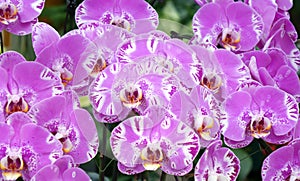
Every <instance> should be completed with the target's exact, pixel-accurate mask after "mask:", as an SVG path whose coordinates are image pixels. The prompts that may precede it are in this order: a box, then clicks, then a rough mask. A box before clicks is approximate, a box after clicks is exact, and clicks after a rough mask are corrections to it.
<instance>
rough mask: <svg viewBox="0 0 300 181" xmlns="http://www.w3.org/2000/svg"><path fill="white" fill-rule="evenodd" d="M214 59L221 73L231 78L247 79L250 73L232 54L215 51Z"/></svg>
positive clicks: (225, 51) (224, 51)
mask: <svg viewBox="0 0 300 181" xmlns="http://www.w3.org/2000/svg"><path fill="white" fill-rule="evenodd" d="M214 53H215V55H216V58H217V60H218V63H219V65H220V67H221V68H222V72H223V73H224V74H225V75H228V77H231V78H240V77H249V78H250V71H249V69H248V67H247V66H246V65H245V64H244V62H243V61H242V60H241V59H240V58H239V57H238V56H237V55H236V54H234V53H232V52H230V51H227V50H224V49H223V50H216V51H215V52H214Z"/></svg>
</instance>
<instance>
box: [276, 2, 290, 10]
mask: <svg viewBox="0 0 300 181" xmlns="http://www.w3.org/2000/svg"><path fill="white" fill-rule="evenodd" d="M276 3H277V5H278V8H279V9H282V10H284V11H288V10H290V9H291V8H292V7H293V0H276Z"/></svg>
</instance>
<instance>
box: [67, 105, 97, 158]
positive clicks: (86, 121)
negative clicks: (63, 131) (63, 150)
mask: <svg viewBox="0 0 300 181" xmlns="http://www.w3.org/2000/svg"><path fill="white" fill-rule="evenodd" d="M70 119H71V123H70V124H71V125H70V128H73V130H72V131H74V133H72V132H71V133H70V136H69V138H70V139H71V141H72V140H74V142H75V143H73V144H74V148H73V149H72V150H71V152H70V153H69V155H71V156H72V157H73V158H74V162H75V163H77V164H80V163H85V162H87V161H89V160H91V159H92V158H94V157H95V156H96V154H97V151H98V146H99V142H98V134H97V129H96V125H95V123H94V120H93V119H92V117H91V115H90V113H89V112H87V111H86V110H84V109H76V110H74V112H73V113H71V116H70ZM70 128H69V129H70ZM75 132H76V133H75ZM74 134H78V135H74ZM73 136H74V137H73ZM75 136H76V137H77V138H76V137H75Z"/></svg>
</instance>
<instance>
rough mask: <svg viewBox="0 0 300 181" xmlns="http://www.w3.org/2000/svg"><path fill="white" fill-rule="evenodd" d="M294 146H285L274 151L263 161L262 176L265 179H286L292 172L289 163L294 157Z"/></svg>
mask: <svg viewBox="0 0 300 181" xmlns="http://www.w3.org/2000/svg"><path fill="white" fill-rule="evenodd" d="M293 151H294V150H293V147H292V146H284V147H282V148H279V149H277V150H276V151H274V152H272V153H271V154H270V155H269V156H268V157H267V158H266V159H265V160H264V162H263V165H262V168H261V176H262V179H263V180H264V181H267V180H284V179H286V178H287V177H288V176H289V175H290V173H291V168H290V166H289V163H290V162H291V161H292V159H293Z"/></svg>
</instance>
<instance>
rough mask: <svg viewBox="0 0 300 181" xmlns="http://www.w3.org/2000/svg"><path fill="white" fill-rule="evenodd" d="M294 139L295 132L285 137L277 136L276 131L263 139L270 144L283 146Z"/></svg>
mask: <svg viewBox="0 0 300 181" xmlns="http://www.w3.org/2000/svg"><path fill="white" fill-rule="evenodd" d="M292 138H293V131H290V132H288V133H286V134H284V135H276V134H274V131H272V130H271V132H270V134H269V135H268V136H266V137H264V138H263V140H265V141H266V142H268V143H272V144H276V145H283V144H286V143H288V142H290V141H291V140H292Z"/></svg>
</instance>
